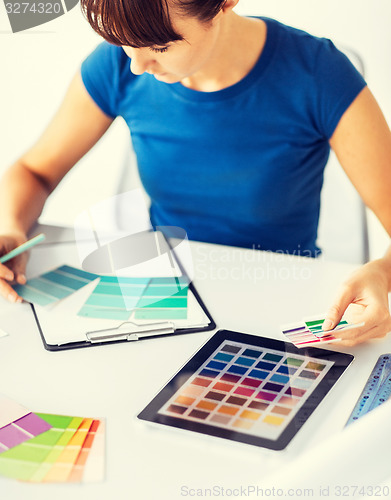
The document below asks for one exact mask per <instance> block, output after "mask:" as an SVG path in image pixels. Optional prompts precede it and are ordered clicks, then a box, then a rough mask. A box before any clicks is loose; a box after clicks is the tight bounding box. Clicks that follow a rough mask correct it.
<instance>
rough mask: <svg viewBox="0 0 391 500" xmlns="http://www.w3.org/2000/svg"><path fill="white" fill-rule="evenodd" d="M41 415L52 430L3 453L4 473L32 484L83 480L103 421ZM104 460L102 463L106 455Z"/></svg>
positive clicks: (1, 467) (1, 468) (0, 463)
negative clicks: (97, 431) (84, 468)
mask: <svg viewBox="0 0 391 500" xmlns="http://www.w3.org/2000/svg"><path fill="white" fill-rule="evenodd" d="M37 415H38V417H40V418H41V419H43V420H44V421H45V422H46V423H47V424H49V425H50V426H51V427H50V428H49V430H48V431H46V432H44V433H42V434H40V435H39V436H37V437H35V438H32V439H30V440H29V441H26V442H24V443H22V444H20V445H18V446H15V447H14V448H12V449H10V450H8V451H5V452H4V453H2V454H0V474H1V475H3V476H6V477H9V478H14V479H19V480H22V481H30V482H80V481H81V480H83V467H84V466H85V465H86V463H87V462H88V461H87V458H88V454H89V451H91V450H92V445H93V440H94V437H95V434H96V430H97V428H98V427H99V424H100V421H99V420H93V419H91V418H82V417H71V416H63V415H48V414H37ZM102 449H103V448H101V451H102ZM100 458H101V460H102V459H103V456H101V457H100ZM95 461H96V460H95ZM101 470H103V468H102V467H101V468H100V469H99V471H101ZM90 476H91V473H90ZM91 477H93V475H92V476H91ZM95 477H96V476H95Z"/></svg>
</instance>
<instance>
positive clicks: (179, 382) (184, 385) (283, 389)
mask: <svg viewBox="0 0 391 500" xmlns="http://www.w3.org/2000/svg"><path fill="white" fill-rule="evenodd" d="M352 359H353V357H352V356H351V355H346V354H341V353H335V352H332V351H325V350H321V349H307V351H306V353H305V354H301V353H300V351H299V350H298V349H296V348H295V347H294V346H291V345H290V344H286V343H284V342H280V341H277V340H272V339H266V338H263V337H255V336H252V335H246V334H241V333H237V332H230V331H226V330H220V331H219V332H217V334H215V335H214V337H212V338H211V339H210V340H209V341H208V342H207V343H206V344H205V345H204V346H203V347H202V348H201V349H200V351H199V352H198V353H196V355H195V356H194V357H193V358H192V359H191V360H190V361H189V362H188V363H187V364H186V366H185V367H184V368H182V370H181V371H180V372H179V373H178V374H177V375H175V377H174V378H173V379H172V380H171V381H170V382H169V383H168V384H167V386H166V387H165V388H164V389H163V390H162V391H161V392H160V393H159V394H158V395H157V396H156V397H155V399H154V400H153V401H152V402H151V403H150V404H149V405H148V406H147V407H146V408H145V409H144V410H143V411H142V412H141V413H140V415H139V418H141V419H143V420H148V421H151V422H155V423H161V424H165V425H170V426H174V427H179V428H183V429H188V430H192V431H196V432H201V433H204V434H209V435H213V436H218V437H224V438H227V439H233V440H237V441H241V442H244V443H248V444H254V445H257V446H265V447H268V448H272V449H282V448H284V447H285V446H286V445H287V444H288V442H289V441H290V440H291V439H292V437H293V436H294V435H295V434H296V432H297V430H298V429H299V428H300V427H301V426H302V425H303V424H304V422H305V421H306V419H307V418H308V417H309V415H310V414H311V413H312V412H313V411H314V409H315V408H316V407H317V405H318V404H319V403H320V401H321V400H322V399H323V397H324V396H325V395H326V394H327V392H328V391H329V390H330V388H331V386H332V385H333V384H334V383H335V382H336V380H337V379H338V378H339V376H340V375H341V374H342V373H343V371H344V370H345V368H346V367H347V366H348V365H349V364H350V362H351V361H352Z"/></svg>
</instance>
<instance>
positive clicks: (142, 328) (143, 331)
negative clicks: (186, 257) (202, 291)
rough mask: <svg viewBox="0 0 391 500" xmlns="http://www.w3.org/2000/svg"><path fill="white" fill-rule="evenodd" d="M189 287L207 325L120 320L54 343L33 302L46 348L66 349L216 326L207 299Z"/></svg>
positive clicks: (35, 317) (197, 330) (37, 322)
mask: <svg viewBox="0 0 391 500" xmlns="http://www.w3.org/2000/svg"><path fill="white" fill-rule="evenodd" d="M189 291H191V292H192V294H193V295H194V297H195V299H196V300H197V302H198V304H199V306H200V307H201V309H202V311H203V313H204V314H205V316H206V317H207V318H208V322H209V323H208V324H207V325H205V326H201V327H200V326H195V327H187V328H181V327H176V326H175V322H174V321H159V322H152V323H142V324H137V323H135V322H133V321H124V322H120V324H119V325H118V326H116V327H115V326H114V327H109V328H102V329H94V330H86V331H85V340H84V341H81V340H80V341H70V342H67V343H61V344H53V343H50V342H49V341H48V339H47V335H45V332H44V329H43V328H42V325H41V322H40V319H39V312H38V313H37V309H36V308H35V306H34V304H31V303H29V304H30V307H31V310H32V313H33V315H34V319H35V321H36V324H37V328H38V331H39V334H40V336H41V340H42V343H43V345H44V347H45V349H46V350H47V351H63V350H67V349H78V348H81V347H95V346H100V345H107V344H116V343H119V342H129V341H137V340H143V339H153V338H157V337H162V336H169V335H179V334H187V333H196V332H203V331H210V330H215V329H216V323H215V322H214V320H213V318H212V316H211V314H210V313H209V311H208V309H207V308H206V306H205V304H204V303H203V301H202V299H201V297H200V295H199V294H198V292H197V290H196V288H195V286H194V285H193V283H190V284H189Z"/></svg>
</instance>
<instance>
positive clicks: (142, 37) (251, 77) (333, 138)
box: [0, 0, 391, 345]
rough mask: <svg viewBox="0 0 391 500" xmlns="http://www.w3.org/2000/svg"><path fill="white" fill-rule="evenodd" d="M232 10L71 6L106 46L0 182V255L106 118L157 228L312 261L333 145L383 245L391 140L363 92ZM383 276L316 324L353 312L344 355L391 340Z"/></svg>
mask: <svg viewBox="0 0 391 500" xmlns="http://www.w3.org/2000/svg"><path fill="white" fill-rule="evenodd" d="M237 1H238V0H153V1H152V0H119V1H116V2H113V1H112V0H82V1H81V4H82V8H83V10H84V12H85V14H86V17H87V19H88V21H89V23H90V24H91V25H92V27H93V28H94V29H95V31H97V32H98V33H99V34H100V35H101V36H103V38H105V39H106V41H107V42H109V43H104V44H102V45H100V46H99V47H98V48H97V49H96V50H95V51H94V52H93V53H92V54H91V55H90V56H89V57H88V58H87V59H86V60H85V61H84V63H83V65H82V68H81V72H80V73H78V74H77V75H76V76H75V78H74V79H73V81H72V83H71V85H70V88H69V91H68V93H67V95H66V97H65V99H64V102H63V103H62V105H61V107H60V109H59V110H58V112H57V114H56V115H55V117H54V119H53V121H52V123H51V124H50V125H49V127H48V129H47V130H46V131H45V133H44V134H43V136H42V137H41V138H40V140H39V141H38V143H37V144H36V145H35V146H34V147H33V148H32V149H31V150H30V151H28V152H27V153H26V154H25V155H23V156H22V157H21V158H20V159H19V160H18V161H17V162H16V164H15V165H13V166H12V167H11V169H10V170H9V171H8V173H7V174H6V175H5V177H4V179H3V181H2V184H1V187H0V188H1V191H0V203H1V220H2V227H1V234H3V236H2V238H1V243H2V246H3V252H6V251H9V250H10V249H11V248H13V247H14V246H16V245H17V244H20V243H21V242H22V241H24V240H25V238H26V233H27V232H28V230H29V228H30V227H31V226H32V224H33V223H34V222H35V221H36V219H37V218H38V216H39V214H40V213H41V210H42V208H43V205H44V203H45V200H46V198H47V196H48V195H49V193H51V192H52V191H53V189H54V188H55V187H56V186H57V184H58V183H59V182H60V180H61V179H62V178H63V176H64V175H65V174H66V173H67V172H68V171H69V170H70V169H71V168H72V166H73V165H74V164H75V163H76V162H77V161H78V160H79V159H80V158H81V157H82V156H83V155H84V154H85V153H86V152H87V151H88V150H89V149H90V148H91V147H92V146H93V145H94V144H95V142H96V141H97V140H98V139H99V138H100V137H101V136H102V135H103V134H104V133H105V132H106V130H107V129H108V128H109V126H110V124H111V123H112V121H113V120H114V118H115V117H116V116H122V117H123V118H124V119H125V121H126V122H127V124H128V125H129V128H130V130H131V133H132V140H133V146H134V149H135V152H136V155H137V160H138V165H139V170H140V176H141V180H142V182H143V184H144V187H145V189H146V190H147V192H148V194H149V196H150V198H151V220H152V222H153V223H154V224H156V225H177V226H181V227H183V228H184V229H185V230H186V231H187V233H188V236H189V238H190V239H195V240H203V241H211V242H215V243H221V244H229V245H237V246H242V247H249V248H252V247H253V248H261V249H267V250H272V251H284V252H289V253H301V254H304V255H311V256H316V255H317V254H318V253H319V249H318V247H317V246H316V232H317V224H318V216H319V202H320V189H321V185H322V178H323V168H324V166H325V164H326V162H327V158H328V154H329V150H330V146H331V147H332V148H333V149H334V151H335V152H336V154H337V156H338V158H339V160H340V162H341V164H342V166H343V168H344V169H345V171H346V173H347V174H348V176H349V177H350V179H351V180H352V182H353V184H354V185H355V187H356V188H357V190H358V191H359V193H360V195H361V196H362V198H363V200H364V201H365V203H366V204H367V205H368V206H369V207H370V208H371V209H372V210H373V211H374V212H375V214H376V215H377V216H378V218H379V219H380V221H381V222H382V224H383V226H384V227H385V228H386V230H387V231H388V233H389V234H391V209H390V208H389V203H388V200H389V196H390V193H391V174H390V165H391V135H390V131H389V129H388V126H387V124H386V122H385V120H384V117H383V116H382V113H381V111H380V109H379V107H378V105H377V103H376V102H375V100H374V98H373V96H372V94H371V93H370V91H369V89H368V88H367V86H366V84H365V82H364V80H363V79H362V78H361V76H360V75H359V74H358V72H357V71H356V70H355V69H354V68H353V66H352V65H351V64H350V63H349V61H348V60H347V59H346V57H345V56H343V55H342V54H341V53H340V52H339V51H337V50H336V48H335V47H334V46H333V44H332V43H331V42H330V41H328V40H325V39H318V38H315V37H312V36H310V35H308V34H307V33H304V32H302V31H299V30H295V29H293V28H289V27H287V26H284V25H282V24H280V23H278V22H276V21H273V20H271V19H260V18H245V17H241V16H238V15H237V14H236V13H235V12H234V11H233V8H234V7H235V5H236V4H237ZM129 66H130V68H129ZM26 207H28V209H27V208H26ZM25 263H26V257H25V256H21V257H20V258H19V259H15V260H14V262H12V266H11V267H10V268H9V267H6V266H1V267H0V278H2V279H1V281H0V289H1V292H2V294H3V295H5V296H7V297H8V298H9V299H10V300H13V301H17V300H20V298H19V297H18V296H17V294H16V293H15V292H14V291H13V290H12V288H11V286H10V283H9V282H10V281H12V280H13V279H15V280H16V281H17V282H19V283H23V282H24V280H25V278H24V269H25ZM390 267H391V253H389V254H387V255H386V256H385V257H384V258H383V259H381V260H378V261H375V262H371V263H369V264H367V265H366V266H364V267H363V268H361V269H360V270H359V271H358V272H356V273H355V274H354V275H353V276H352V277H351V278H350V279H349V280H348V282H346V283H345V284H344V286H343V288H342V289H341V291H340V292H339V295H338V297H337V299H336V301H335V303H334V305H333V306H332V308H331V309H330V312H329V314H328V318H327V320H328V323H327V326H328V327H332V326H333V325H335V324H336V323H337V322H338V321H339V320H340V318H341V316H342V314H343V313H344V312H345V310H346V308H347V307H348V306H349V305H350V311H352V312H353V313H355V314H353V317H354V320H355V321H357V322H365V325H364V326H362V327H359V328H356V329H354V330H350V331H349V332H346V333H345V334H341V336H342V335H344V336H343V340H344V342H345V344H346V345H354V344H356V343H359V342H363V341H365V340H368V339H370V338H376V337H382V336H384V335H385V334H386V333H388V331H390V330H391V318H390V314H389V310H388V292H389V291H390V286H391V284H390V277H391V269H390Z"/></svg>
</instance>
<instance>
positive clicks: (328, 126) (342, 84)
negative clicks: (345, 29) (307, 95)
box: [315, 40, 366, 139]
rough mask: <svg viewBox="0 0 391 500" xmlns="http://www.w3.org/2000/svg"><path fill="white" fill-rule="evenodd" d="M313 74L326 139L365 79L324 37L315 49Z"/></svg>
mask: <svg viewBox="0 0 391 500" xmlns="http://www.w3.org/2000/svg"><path fill="white" fill-rule="evenodd" d="M315 75H316V84H317V88H318V92H317V115H318V120H319V121H318V123H319V127H320V129H321V132H322V134H324V135H325V136H326V137H327V138H328V139H329V138H330V137H331V136H332V135H333V133H334V130H335V128H336V126H337V125H338V122H339V120H340V119H341V117H342V115H343V114H344V112H345V111H346V110H347V109H348V107H349V106H350V105H351V104H352V102H353V101H354V99H355V98H356V97H357V96H358V94H359V93H360V92H361V90H362V89H363V88H364V87H365V86H366V82H365V80H364V78H363V76H362V75H361V73H360V72H359V71H358V70H357V69H356V67H355V66H354V65H353V64H352V62H351V61H350V59H349V58H348V57H347V56H346V55H345V54H344V53H342V52H341V51H340V50H338V49H337V48H336V47H335V45H334V44H333V43H332V42H331V41H330V40H324V43H323V44H322V45H321V47H320V49H319V52H318V55H317V58H316V67H315Z"/></svg>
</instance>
